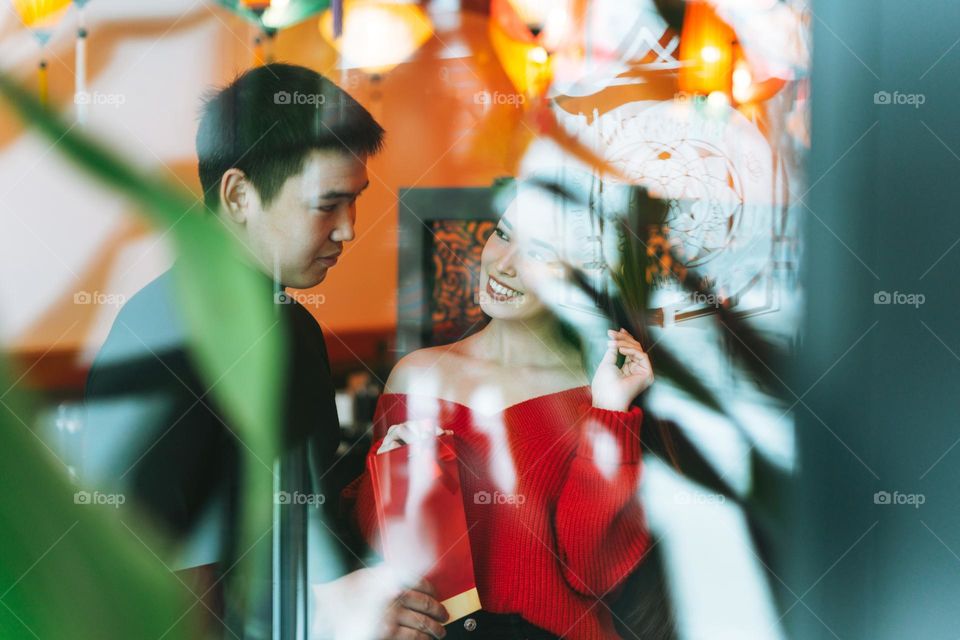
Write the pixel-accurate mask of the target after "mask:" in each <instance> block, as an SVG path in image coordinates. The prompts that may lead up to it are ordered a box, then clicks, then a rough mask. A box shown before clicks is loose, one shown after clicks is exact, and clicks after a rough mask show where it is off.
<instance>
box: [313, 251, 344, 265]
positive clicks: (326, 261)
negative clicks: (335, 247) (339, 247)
mask: <svg viewBox="0 0 960 640" xmlns="http://www.w3.org/2000/svg"><path fill="white" fill-rule="evenodd" d="M340 253H341V252H340V251H338V252H336V253H333V254H330V255H329V256H321V257H319V258H317V262H319V263H320V264H322V265H325V266H327V267H332V266H333V265H335V264H337V258H339V257H340Z"/></svg>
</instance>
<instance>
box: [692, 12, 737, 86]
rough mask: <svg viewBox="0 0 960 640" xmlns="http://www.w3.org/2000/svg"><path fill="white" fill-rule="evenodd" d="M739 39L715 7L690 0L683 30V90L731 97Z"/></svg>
mask: <svg viewBox="0 0 960 640" xmlns="http://www.w3.org/2000/svg"><path fill="white" fill-rule="evenodd" d="M736 39H737V36H736V34H735V33H734V31H733V29H732V28H730V26H729V25H728V24H727V23H726V22H724V21H723V20H721V19H720V18H719V17H718V16H717V14H716V12H715V11H714V10H713V7H711V6H710V5H709V4H707V3H706V2H703V1H702V0H690V1H689V2H687V6H686V10H685V14H684V18H683V29H682V31H681V33H680V65H681V66H680V74H679V86H680V90H681V91H685V92H687V93H690V94H697V95H710V94H711V93H714V92H720V93H722V94H723V95H725V96H727V97H728V98H729V96H730V93H731V90H732V88H733V63H734V59H733V58H734V55H733V50H734V43H735V41H736Z"/></svg>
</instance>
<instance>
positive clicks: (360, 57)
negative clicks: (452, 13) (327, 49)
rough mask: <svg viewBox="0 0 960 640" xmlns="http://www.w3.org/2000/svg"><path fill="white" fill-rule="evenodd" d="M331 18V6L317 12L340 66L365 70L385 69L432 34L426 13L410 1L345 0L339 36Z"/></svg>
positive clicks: (324, 33) (370, 71)
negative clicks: (328, 8) (319, 14)
mask: <svg viewBox="0 0 960 640" xmlns="http://www.w3.org/2000/svg"><path fill="white" fill-rule="evenodd" d="M334 18H335V16H334V12H333V11H332V10H330V11H327V12H325V13H324V14H323V15H322V16H320V25H319V28H320V33H321V34H322V35H323V37H324V39H325V40H326V41H327V42H329V43H330V44H331V45H332V46H333V47H334V48H335V49H336V50H337V52H338V53H339V54H340V56H341V59H342V67H343V68H360V69H363V70H364V71H366V72H368V73H386V72H387V71H389V70H390V69H392V68H393V67H395V66H396V65H398V64H400V63H401V62H404V61H406V60H407V59H409V58H410V57H411V56H412V55H413V54H414V53H415V52H416V51H417V49H419V48H420V46H421V45H423V43H424V42H426V41H427V40H429V39H430V37H431V36H432V35H433V23H432V22H431V21H430V18H429V16H427V14H426V13H424V11H423V9H421V8H420V7H419V6H418V5H416V4H413V3H401V2H386V1H379V0H345V1H344V2H343V9H342V31H341V33H340V36H339V37H337V36H336V35H335V33H336V29H335V27H336V26H337V25H335V20H334Z"/></svg>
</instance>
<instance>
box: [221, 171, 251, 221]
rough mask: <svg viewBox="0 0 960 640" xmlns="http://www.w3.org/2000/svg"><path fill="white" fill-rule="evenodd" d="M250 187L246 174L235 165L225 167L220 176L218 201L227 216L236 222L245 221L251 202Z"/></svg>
mask: <svg viewBox="0 0 960 640" xmlns="http://www.w3.org/2000/svg"><path fill="white" fill-rule="evenodd" d="M251 189H252V185H251V184H250V181H249V180H248V179H247V175H246V174H245V173H244V172H243V171H241V170H240V169H237V168H236V167H232V168H230V169H227V170H226V171H224V172H223V175H222V176H221V177H220V202H221V204H222V205H223V208H224V213H225V214H226V215H227V217H228V218H229V219H230V220H232V221H233V222H236V223H237V224H244V223H246V221H247V213H248V211H249V208H250V205H251V204H252V198H251V196H252V194H251V193H250V190H251Z"/></svg>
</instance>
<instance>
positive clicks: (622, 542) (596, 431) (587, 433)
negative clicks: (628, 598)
mask: <svg viewBox="0 0 960 640" xmlns="http://www.w3.org/2000/svg"><path fill="white" fill-rule="evenodd" d="M608 337H609V342H608V343H607V352H606V354H604V357H603V360H602V361H601V362H600V365H599V366H598V367H597V370H596V372H595V373H594V376H593V381H592V383H591V393H592V396H593V407H590V408H589V410H587V412H586V416H585V419H584V421H583V422H582V424H580V425H578V426H579V432H580V440H579V442H578V445H577V449H576V452H575V453H574V455H573V460H572V461H571V463H570V469H569V471H568V475H567V478H566V481H565V484H564V486H563V488H562V490H561V492H560V497H559V499H558V502H557V513H556V522H555V524H556V532H557V545H558V547H559V551H560V559H561V562H562V563H563V572H564V576H565V577H566V579H567V581H568V582H569V583H570V584H571V586H573V588H574V589H576V590H577V591H579V592H581V593H584V594H587V595H591V596H594V597H599V596H603V595H606V593H607V592H608V591H610V590H612V589H613V588H614V587H616V586H617V585H618V584H619V583H620V582H621V581H622V580H624V579H625V578H626V577H627V576H628V575H629V574H630V572H631V571H632V570H633V569H634V567H636V566H637V564H638V563H639V562H640V560H641V559H642V558H643V554H644V553H645V552H646V550H647V548H648V547H649V534H648V533H647V530H646V526H645V523H644V518H643V512H642V510H641V509H640V503H639V498H638V495H637V490H638V483H639V481H640V424H641V422H642V420H643V412H642V411H641V410H640V409H639V408H638V407H634V408H632V409H630V405H631V403H632V402H633V400H634V399H635V398H636V397H637V396H638V395H639V394H640V393H642V392H643V391H644V390H646V389H647V388H648V387H649V386H650V385H651V384H653V368H652V367H651V365H650V359H649V358H648V357H647V354H646V353H645V352H644V351H643V347H642V346H641V345H640V343H639V342H638V341H637V340H636V339H635V338H634V337H633V336H631V335H630V334H629V333H628V332H627V331H626V330H624V329H620V331H610V332H608ZM618 355H623V356H625V360H624V363H623V364H622V365H621V366H619V367H618V366H617V356H618Z"/></svg>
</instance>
